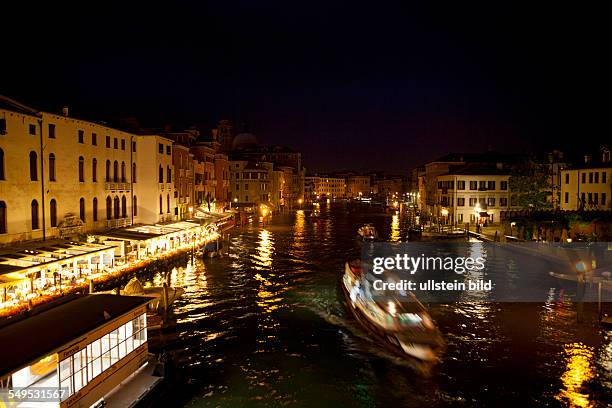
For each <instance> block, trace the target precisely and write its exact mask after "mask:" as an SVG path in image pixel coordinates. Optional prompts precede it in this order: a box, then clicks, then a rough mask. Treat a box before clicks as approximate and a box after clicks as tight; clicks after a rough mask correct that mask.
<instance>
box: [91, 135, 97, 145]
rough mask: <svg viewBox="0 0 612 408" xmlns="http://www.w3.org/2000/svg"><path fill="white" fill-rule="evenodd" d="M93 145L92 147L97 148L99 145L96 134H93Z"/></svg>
mask: <svg viewBox="0 0 612 408" xmlns="http://www.w3.org/2000/svg"><path fill="white" fill-rule="evenodd" d="M91 145H92V146H97V145H98V135H97V134H95V133H92V134H91Z"/></svg>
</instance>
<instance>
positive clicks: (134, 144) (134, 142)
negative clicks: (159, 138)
mask: <svg viewBox="0 0 612 408" xmlns="http://www.w3.org/2000/svg"><path fill="white" fill-rule="evenodd" d="M132 151H133V152H135V151H136V141H133V142H132Z"/></svg>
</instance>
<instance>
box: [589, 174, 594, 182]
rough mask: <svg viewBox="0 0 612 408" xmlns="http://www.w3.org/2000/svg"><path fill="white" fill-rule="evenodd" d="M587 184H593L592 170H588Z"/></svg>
mask: <svg viewBox="0 0 612 408" xmlns="http://www.w3.org/2000/svg"><path fill="white" fill-rule="evenodd" d="M589 184H593V172H589Z"/></svg>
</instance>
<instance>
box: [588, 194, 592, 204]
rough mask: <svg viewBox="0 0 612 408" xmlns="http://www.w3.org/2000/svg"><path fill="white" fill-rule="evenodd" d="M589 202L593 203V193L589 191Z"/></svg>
mask: <svg viewBox="0 0 612 408" xmlns="http://www.w3.org/2000/svg"><path fill="white" fill-rule="evenodd" d="M588 203H589V204H593V193H589V201H588Z"/></svg>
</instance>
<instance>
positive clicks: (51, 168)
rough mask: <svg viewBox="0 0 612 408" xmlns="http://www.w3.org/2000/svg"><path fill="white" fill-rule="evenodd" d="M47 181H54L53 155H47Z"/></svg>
mask: <svg viewBox="0 0 612 408" xmlns="http://www.w3.org/2000/svg"><path fill="white" fill-rule="evenodd" d="M49 181H55V155H54V154H53V153H51V154H50V155H49Z"/></svg>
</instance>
